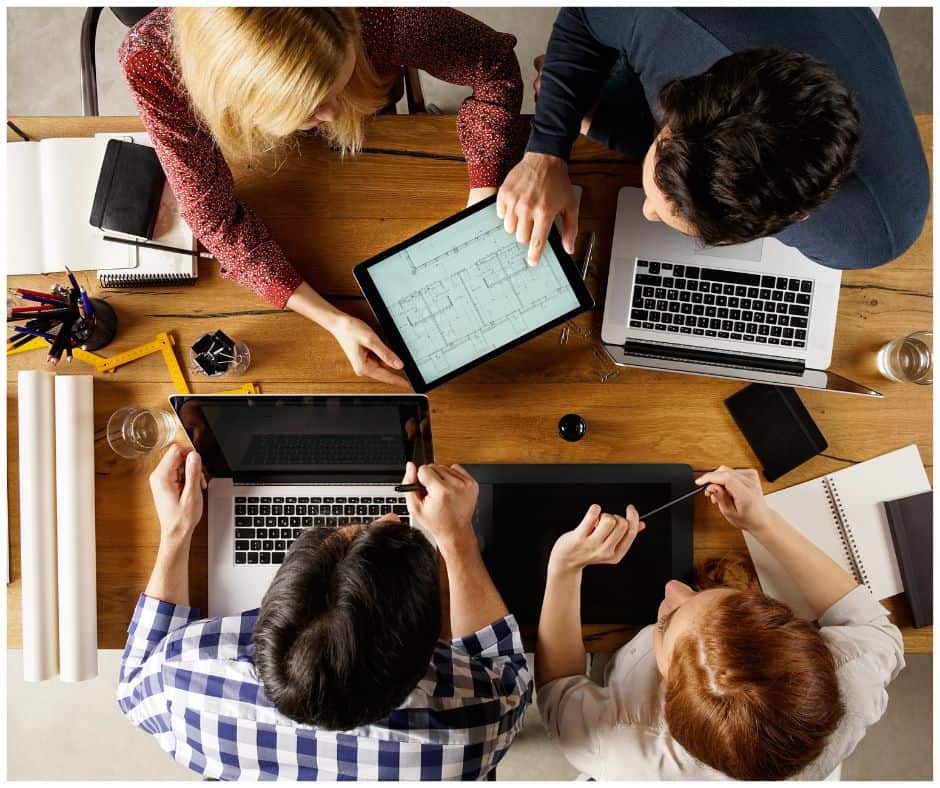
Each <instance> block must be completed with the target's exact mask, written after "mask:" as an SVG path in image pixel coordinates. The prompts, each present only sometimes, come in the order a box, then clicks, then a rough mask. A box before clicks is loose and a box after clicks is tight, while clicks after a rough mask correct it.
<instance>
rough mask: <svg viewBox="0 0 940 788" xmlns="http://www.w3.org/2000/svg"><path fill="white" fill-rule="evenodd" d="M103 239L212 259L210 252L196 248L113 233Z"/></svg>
mask: <svg viewBox="0 0 940 788" xmlns="http://www.w3.org/2000/svg"><path fill="white" fill-rule="evenodd" d="M101 240H103V241H111V243H116V244H127V245H128V246H138V247H141V248H143V249H156V250H158V251H160V252H173V253H174V254H188V255H189V256H190V257H204V258H206V259H207V260H211V259H212V255H211V254H209V253H208V252H199V251H197V250H195V249H181V248H179V247H178V246H164V245H163V244H154V243H148V242H147V241H133V240H131V239H130V238H115V237H114V236H113V235H106V236H104V237H103V238H102V239H101Z"/></svg>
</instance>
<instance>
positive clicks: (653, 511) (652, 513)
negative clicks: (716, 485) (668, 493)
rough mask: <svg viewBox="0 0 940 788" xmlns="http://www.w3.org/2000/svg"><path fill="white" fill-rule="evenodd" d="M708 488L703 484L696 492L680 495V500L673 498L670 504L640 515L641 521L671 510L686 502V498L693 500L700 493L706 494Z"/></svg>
mask: <svg viewBox="0 0 940 788" xmlns="http://www.w3.org/2000/svg"><path fill="white" fill-rule="evenodd" d="M707 487H708V485H707V484H703V485H702V486H701V487H696V488H695V489H694V490H689V492H687V493H685V494H684V495H680V496H679V497H678V498H673V499H672V500H671V501H669V503H664V504H663V505H662V506H657V507H656V508H655V509H653V510H652V511H650V512H647V513H646V514H643V515H640V519H641V520H645V519H646V518H647V517H652V516H653V515H654V514H659V513H660V512H661V511H663V509H669V508H670V507H672V506H675V505H676V504H677V503H680V502H682V501H684V500H685V499H686V498H691V497H692V496H693V495H698V494H699V493H700V492H705V489H706V488H707Z"/></svg>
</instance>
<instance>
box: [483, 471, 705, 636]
mask: <svg viewBox="0 0 940 788" xmlns="http://www.w3.org/2000/svg"><path fill="white" fill-rule="evenodd" d="M464 467H465V468H466V469H467V471H469V472H470V474H471V476H473V478H474V479H476V480H477V482H478V483H479V485H480V494H479V498H478V500H477V509H476V512H475V513H474V518H473V530H474V532H475V533H476V536H477V542H478V543H479V545H480V552H481V553H482V555H483V562H484V563H485V564H486V568H487V570H488V571H489V573H490V577H491V578H492V579H493V583H494V584H495V586H496V588H497V589H498V590H499V593H500V595H501V596H502V597H503V600H504V601H505V603H506V606H507V607H508V608H509V610H510V612H511V613H512V614H513V615H515V617H516V620H517V621H518V622H519V623H520V624H522V625H523V626H530V625H535V624H537V623H538V620H539V614H540V613H541V609H542V598H543V596H544V593H545V580H546V577H547V570H548V559H549V556H550V555H551V552H552V547H554V545H555V542H556V540H557V539H558V537H559V536H561V535H562V534H563V533H566V532H567V531H570V530H572V529H574V528H575V527H577V525H578V523H580V522H581V519H582V518H583V517H584V513H585V512H586V511H587V509H588V507H589V506H590V505H591V504H595V503H596V504H599V505H600V506H601V508H602V509H603V511H605V512H615V513H617V514H623V513H624V511H625V510H626V508H627V504H633V505H634V506H635V507H637V509H638V510H639V511H640V512H648V511H651V510H652V509H655V508H656V507H657V506H661V505H662V504H664V503H666V502H667V501H670V500H672V499H673V498H676V497H678V496H679V495H681V494H682V493H684V492H687V491H688V490H689V489H691V488H693V487H694V486H695V485H694V483H693V481H692V479H693V474H692V469H691V468H690V467H689V466H688V465H678V464H675V465H673V464H663V465H467V466H464ZM692 507H693V501H692V500H691V499H689V500H686V501H682V502H681V503H678V504H676V505H675V506H673V507H672V508H671V509H667V510H665V511H663V512H660V513H658V514H654V515H653V516H652V517H650V518H648V519H647V521H646V529H645V530H644V531H642V532H641V533H640V534H639V535H638V536H637V538H636V541H634V543H633V545H632V546H631V547H630V550H629V552H628V553H627V555H626V556H625V557H624V559H623V560H622V561H621V562H620V563H619V564H615V565H606V564H595V565H592V566H588V567H586V568H585V570H584V573H583V577H582V582H581V621H582V623H584V624H617V625H631V626H645V625H647V624H651V623H653V622H654V621H655V620H656V614H657V611H658V609H659V603H660V602H661V601H662V599H663V590H664V586H665V584H666V583H667V582H669V581H670V580H681V581H682V582H684V583H691V582H692Z"/></svg>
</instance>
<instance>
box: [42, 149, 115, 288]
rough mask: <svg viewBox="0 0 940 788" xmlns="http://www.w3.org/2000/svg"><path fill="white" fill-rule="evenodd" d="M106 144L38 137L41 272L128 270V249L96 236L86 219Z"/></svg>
mask: <svg viewBox="0 0 940 788" xmlns="http://www.w3.org/2000/svg"><path fill="white" fill-rule="evenodd" d="M105 144H106V143H99V142H98V140H96V139H88V138H81V137H76V138H60V139H50V140H43V141H42V142H41V143H40V147H41V148H42V154H41V169H42V199H43V222H44V223H45V231H46V232H45V239H44V240H45V252H46V262H45V266H46V271H47V272H49V271H64V270H65V267H66V266H68V267H69V268H70V269H72V270H73V271H88V270H95V269H98V268H128V267H129V266H131V265H133V263H134V258H133V256H132V255H129V254H128V247H126V246H124V245H123V244H113V243H108V242H106V241H103V240H101V231H100V230H99V229H98V228H97V227H94V226H93V225H92V224H91V222H90V221H89V217H90V216H91V204H92V202H93V201H94V198H95V187H96V186H97V185H98V176H99V174H100V173H101V162H102V160H103V159H104V147H105Z"/></svg>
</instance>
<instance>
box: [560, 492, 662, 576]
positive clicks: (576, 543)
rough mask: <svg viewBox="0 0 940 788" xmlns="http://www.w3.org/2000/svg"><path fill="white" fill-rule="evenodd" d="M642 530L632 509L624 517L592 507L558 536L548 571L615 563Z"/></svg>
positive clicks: (578, 570)
mask: <svg viewBox="0 0 940 788" xmlns="http://www.w3.org/2000/svg"><path fill="white" fill-rule="evenodd" d="M644 528H646V524H645V523H642V522H640V515H639V514H638V513H637V510H636V509H635V508H634V507H633V506H628V507H627V511H626V517H620V516H619V515H616V514H606V513H602V512H601V507H600V506H598V505H597V504H594V505H592V506H591V507H590V508H589V509H588V510H587V514H585V515H584V519H583V520H582V521H581V523H580V525H578V527H577V528H575V529H574V530H573V531H568V533H566V534H562V535H561V536H559V537H558V541H557V542H555V546H554V547H553V548H552V554H551V557H550V558H549V559H548V571H549V574H550V575H551V574H552V573H554V572H559V571H560V572H580V571H581V570H582V569H584V567H586V566H590V565H591V564H619V563H620V562H621V561H622V560H623V557H624V556H625V555H626V554H627V551H628V550H629V549H630V546H631V545H632V544H633V540H634V539H636V536H637V534H638V533H639V532H640V531H642V530H643V529H644Z"/></svg>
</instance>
